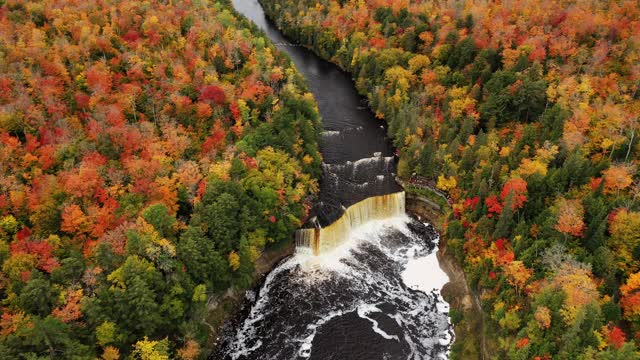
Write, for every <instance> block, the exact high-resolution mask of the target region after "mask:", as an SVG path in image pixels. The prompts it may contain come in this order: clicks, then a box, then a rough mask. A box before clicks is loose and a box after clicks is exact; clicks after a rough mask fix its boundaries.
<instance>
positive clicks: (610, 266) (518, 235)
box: [262, 0, 640, 359]
mask: <svg viewBox="0 0 640 360" xmlns="http://www.w3.org/2000/svg"><path fill="white" fill-rule="evenodd" d="M262 3H263V4H264V5H265V9H266V11H267V13H268V15H270V16H271V17H272V18H273V19H274V21H275V23H276V25H278V26H279V27H280V28H281V29H282V31H283V32H285V33H286V34H287V35H288V36H290V37H291V38H292V39H294V40H296V41H297V42H299V43H303V44H306V45H308V46H311V47H312V48H313V49H314V50H315V51H316V52H317V53H318V54H321V55H322V56H323V57H325V58H326V59H328V60H330V61H333V62H335V63H337V64H339V65H340V66H341V67H342V68H344V69H346V70H347V71H349V72H351V74H352V75H353V76H354V78H355V84H356V87H357V88H358V90H359V91H360V93H362V94H364V95H365V96H366V97H367V100H368V102H369V104H370V105H371V107H372V110H373V111H374V112H375V114H376V117H377V118H378V119H383V120H384V121H386V122H387V123H388V126H389V134H390V135H391V137H392V138H393V141H394V145H395V146H396V147H397V149H398V150H397V153H398V154H399V164H398V176H399V177H401V178H403V180H405V181H407V182H409V183H410V184H411V186H410V187H408V188H407V190H408V191H415V192H417V193H419V194H420V195H422V196H424V195H425V194H428V195H433V196H430V198H433V199H435V200H434V201H438V200H439V199H442V198H446V201H442V202H440V203H439V205H440V206H441V207H442V208H446V209H448V210H447V211H445V213H446V214H445V219H444V224H445V226H446V236H447V237H448V239H447V246H448V251H449V250H450V251H451V253H454V254H456V256H457V258H458V260H459V261H460V262H461V263H462V265H463V268H464V269H465V272H466V275H467V279H468V280H469V283H470V286H471V288H474V289H475V290H477V292H478V294H479V299H480V301H481V302H482V306H483V309H484V311H485V314H484V317H483V318H484V319H485V321H484V323H485V326H484V327H483V328H484V329H485V330H484V331H485V336H484V340H483V341H482V348H475V347H474V346H475V344H479V343H481V341H480V340H477V341H475V342H474V340H476V339H473V338H474V336H473V335H475V331H476V330H471V331H470V332H471V336H463V337H462V338H459V339H457V340H456V343H454V345H453V351H452V358H460V359H467V358H469V359H471V358H480V357H482V356H481V355H480V354H481V353H482V352H484V353H485V355H486V356H493V357H495V358H500V359H551V358H553V359H556V358H558V359H573V358H576V359H583V358H584V359H607V358H620V359H622V358H624V359H627V358H628V359H638V353H637V351H638V347H637V345H636V340H634V339H637V338H639V336H638V335H640V316H639V315H638V312H637V310H638V306H637V303H638V295H637V291H636V289H637V284H636V283H635V282H636V280H637V279H636V277H635V275H633V274H637V273H638V271H640V261H639V259H640V237H639V236H638V234H640V230H639V229H640V222H639V221H640V218H639V216H640V215H639V214H640V201H639V200H640V185H639V178H638V176H639V175H638V165H640V161H639V156H640V146H639V144H640V142H639V140H640V137H639V132H640V121H639V120H640V118H639V117H638V114H639V113H640V98H639V96H638V94H639V93H640V89H639V88H640V83H639V82H638V80H639V79H640V66H639V65H638V64H640V43H638V41H637V39H638V38H639V36H640V7H638V4H637V2H636V1H596V0H587V1H574V0H566V1H565V0H553V1H539V0H520V1H470V0H469V1H440V2H438V1H420V0H402V1H386V0H372V1H358V0H346V1H338V0H319V1H292V0H264V1H262ZM320 34H321V35H320ZM471 199H478V200H477V202H476V200H471ZM473 317H474V318H475V315H474V316H473ZM465 320H467V319H465ZM487 323H490V325H487ZM466 325H467V324H466V323H464V324H463V325H461V326H466ZM487 328H490V329H491V330H490V331H487V330H486V329H487ZM608 329H611V330H610V331H609V330H608ZM621 329H625V331H626V329H630V330H631V331H632V332H633V334H634V336H624V334H622V333H621ZM467 330H468V329H467ZM474 349H475V351H474Z"/></svg>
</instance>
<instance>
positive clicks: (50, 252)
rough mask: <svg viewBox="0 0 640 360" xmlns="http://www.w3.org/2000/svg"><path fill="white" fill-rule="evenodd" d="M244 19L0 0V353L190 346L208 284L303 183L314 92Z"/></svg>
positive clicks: (162, 353) (198, 333)
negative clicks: (309, 89) (307, 87)
mask: <svg viewBox="0 0 640 360" xmlns="http://www.w3.org/2000/svg"><path fill="white" fill-rule="evenodd" d="M254 30H255V29H254V28H250V27H248V26H247V23H246V22H245V20H243V19H240V18H238V16H237V15H236V14H235V12H234V11H233V9H231V8H230V7H229V4H228V2H226V1H156V0H152V1H147V2H139V1H127V0H107V1H56V0H46V1H14V0H9V1H0V48H1V49H2V50H0V267H1V269H2V271H1V272H0V300H1V303H0V307H1V309H0V312H2V315H1V317H0V354H1V355H0V358H3V359H4V358H7V359H13V358H21V357H24V358H33V359H35V358H41V357H47V358H61V359H62V358H64V359H67V358H68V359H84V358H99V357H100V356H101V357H102V358H103V359H123V358H129V357H131V358H134V357H136V356H137V357H136V358H143V359H165V358H166V359H168V358H170V357H171V358H175V357H176V356H177V357H180V358H182V359H197V358H202V356H205V355H206V354H203V353H202V350H201V349H202V348H201V346H200V344H201V343H204V342H205V341H206V339H207V336H208V334H209V332H210V328H209V327H208V326H207V325H205V323H204V322H203V321H202V316H203V315H202V314H203V313H204V312H205V311H206V302H207V299H208V297H209V296H216V295H217V294H219V293H223V292H224V291H226V290H227V289H228V288H229V287H231V286H233V287H238V288H243V287H246V286H249V284H250V283H251V280H252V274H253V271H254V263H255V261H256V260H257V259H258V258H259V256H260V255H261V253H262V251H263V250H264V249H265V248H267V247H268V246H270V245H271V244H273V243H278V242H286V241H289V240H290V238H291V237H290V235H291V233H292V231H293V230H294V229H296V228H298V227H299V226H300V222H301V220H302V219H304V218H306V217H307V215H308V209H309V208H310V207H311V206H310V204H311V201H312V200H313V197H314V194H315V193H316V192H317V190H318V185H317V177H318V176H319V174H320V161H321V160H320V155H319V153H318V147H317V139H316V136H317V131H316V129H317V128H318V125H319V116H318V114H317V110H316V105H315V103H314V100H313V97H312V96H311V95H310V94H309V93H308V92H307V89H306V85H305V83H304V81H303V79H302V78H301V77H300V75H299V74H298V73H297V72H296V70H295V69H294V67H293V66H292V64H291V62H290V60H289V59H288V58H287V57H286V56H283V55H282V54H281V53H280V52H279V51H277V49H276V48H275V47H274V46H273V45H272V44H270V43H269V42H268V41H267V40H266V39H265V38H264V37H263V35H262V34H260V35H256V34H255V33H254ZM284 130H286V131H284ZM274 134H280V135H279V136H277V137H276V136H275V135H274ZM301 144H303V145H301ZM132 352H134V353H135V354H137V355H132Z"/></svg>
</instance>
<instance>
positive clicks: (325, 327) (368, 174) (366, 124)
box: [212, 0, 453, 360]
mask: <svg viewBox="0 0 640 360" xmlns="http://www.w3.org/2000/svg"><path fill="white" fill-rule="evenodd" d="M232 2H233V4H234V6H235V8H236V9H237V10H238V12H240V13H242V14H243V15H244V16H246V17H247V18H249V19H250V20H252V21H253V22H254V23H256V24H257V25H258V26H259V27H260V28H261V29H262V30H264V32H265V33H266V35H267V36H268V37H269V38H270V39H271V41H273V42H274V43H275V44H276V45H277V46H278V48H279V49H280V50H282V51H284V52H286V53H287V54H289V56H290V57H291V59H292V60H293V62H294V63H295V65H296V67H297V68H298V70H299V71H300V72H301V73H302V74H303V75H304V76H305V78H306V79H307V82H308V84H309V87H310V89H311V91H312V93H313V95H314V97H315V99H316V101H317V102H318V107H319V110H320V114H321V116H322V122H323V127H324V131H323V133H322V139H321V142H320V150H321V152H322V155H323V157H324V165H323V170H324V174H323V179H322V181H321V190H320V191H321V192H320V199H319V201H318V203H317V205H316V206H315V207H314V209H313V211H312V213H313V215H314V216H315V219H314V221H313V223H314V224H315V225H316V226H318V227H325V226H327V225H330V224H332V223H334V222H335V221H336V220H338V219H340V218H341V216H343V215H345V213H347V212H350V211H354V210H353V209H355V208H358V209H357V211H358V212H359V214H365V215H364V217H365V218H366V214H370V213H371V214H373V213H376V214H380V211H379V209H377V210H378V211H376V209H367V208H365V207H366V206H377V205H375V204H378V203H380V202H371V205H369V203H367V204H365V205H363V204H364V203H363V202H362V200H365V199H371V198H373V197H377V196H382V195H384V196H385V198H384V204H385V205H384V206H385V211H386V212H388V213H389V216H387V217H383V218H380V216H377V217H376V219H372V220H371V221H368V222H366V223H359V224H358V226H357V227H356V226H354V227H353V228H351V229H348V232H346V233H345V235H344V236H343V237H344V238H341V239H335V241H336V244H338V245H337V247H334V248H332V249H330V250H327V251H323V252H322V253H321V254H320V255H315V254H314V253H313V251H312V250H311V249H307V248H299V249H298V250H297V252H296V254H295V255H294V256H292V257H291V258H289V259H287V260H285V261H283V262H282V263H281V264H279V265H278V267H276V268H275V269H274V270H273V271H272V272H271V273H270V274H269V275H268V276H267V278H266V280H265V282H264V284H263V285H262V286H261V288H260V289H259V290H258V291H257V292H248V293H247V307H248V308H247V311H245V312H244V313H243V315H242V317H241V318H238V319H235V321H232V322H230V323H229V324H228V325H227V326H226V328H225V329H224V331H223V335H222V338H221V339H220V346H219V347H218V349H217V352H216V353H214V354H213V355H212V359H216V360H217V359H233V360H236V359H261V360H262V359H267V360H270V359H274V360H281V359H282V360H286V359H305V358H307V359H318V360H329V359H335V360H342V359H345V360H360V359H362V360H376V359H380V360H383V359H441V358H442V359H446V358H448V356H447V354H448V350H449V347H450V344H451V341H452V339H453V332H452V327H451V325H450V322H449V314H448V311H449V307H448V304H447V303H446V302H444V300H443V299H442V298H441V296H440V294H439V290H440V289H441V288H442V286H443V285H444V283H446V281H447V277H446V274H444V273H443V272H442V270H441V269H440V267H439V265H438V262H437V259H436V256H435V251H436V250H437V240H438V234H437V233H436V232H435V230H434V229H433V227H431V226H430V225H427V224H423V223H421V222H419V221H417V220H415V219H411V218H410V217H409V216H407V215H406V214H405V213H404V194H403V193H401V191H402V189H401V188H400V187H399V186H398V185H397V184H396V182H395V180H394V179H395V169H396V163H395V160H394V158H393V148H392V147H391V144H390V141H389V139H388V138H387V136H386V129H385V127H384V126H383V125H384V124H383V123H382V122H381V121H380V120H377V119H375V117H374V116H373V114H372V113H371V112H370V111H369V110H368V108H367V106H366V103H365V102H364V101H363V100H362V98H361V97H360V96H359V95H358V94H357V92H356V90H355V87H354V84H353V82H352V80H351V78H350V77H349V75H348V74H346V73H344V72H342V71H341V70H340V69H339V68H337V67H336V66H334V65H333V64H331V63H328V62H326V61H324V60H323V59H321V58H319V57H318V56H316V55H315V54H314V53H312V52H311V51H309V50H307V49H305V48H304V47H301V46H297V45H296V44H291V43H289V41H288V40H287V39H286V38H284V36H283V35H282V34H281V33H280V32H279V31H278V30H277V28H275V26H273V25H272V23H270V22H269V21H268V20H267V18H266V16H265V14H264V12H263V10H262V7H261V6H260V4H259V3H258V1H257V0H233V1H232ZM386 197H389V199H387V198H386ZM353 205H356V206H353ZM359 216H360V218H362V217H363V216H362V215H359Z"/></svg>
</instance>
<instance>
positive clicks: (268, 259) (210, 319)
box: [202, 241, 296, 359]
mask: <svg viewBox="0 0 640 360" xmlns="http://www.w3.org/2000/svg"><path fill="white" fill-rule="evenodd" d="M295 248H296V246H295V241H291V242H290V243H288V244H283V245H282V246H280V247H277V248H274V249H271V250H267V251H264V252H263V253H262V255H260V257H259V258H258V260H257V261H256V265H255V266H256V269H255V271H254V273H253V281H252V284H251V286H249V287H247V288H232V289H229V290H227V292H225V293H224V294H221V295H218V296H212V297H210V298H209V299H208V301H207V310H206V313H205V315H204V318H203V319H202V323H203V324H205V325H207V326H208V327H209V329H211V331H210V332H209V335H208V338H207V342H206V344H205V347H204V349H205V353H206V358H208V359H209V358H211V356H212V355H213V354H215V353H216V350H217V347H218V340H219V337H220V335H221V334H222V332H224V329H225V327H226V325H227V324H229V323H230V322H232V321H234V319H235V318H236V317H237V316H238V315H239V314H240V313H242V311H244V310H245V308H246V307H245V303H246V302H247V299H246V298H245V293H246V292H247V291H248V290H254V291H256V292H257V291H259V290H260V288H261V287H262V284H263V282H264V280H265V278H266V276H267V275H268V274H269V273H270V272H271V271H273V269H275V267H276V266H277V265H278V264H279V263H280V262H282V261H283V260H285V259H286V258H288V257H290V256H292V255H293V253H294V251H295Z"/></svg>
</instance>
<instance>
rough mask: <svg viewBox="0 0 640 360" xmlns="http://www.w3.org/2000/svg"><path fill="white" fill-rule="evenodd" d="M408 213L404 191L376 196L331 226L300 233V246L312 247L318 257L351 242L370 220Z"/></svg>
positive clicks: (352, 206)
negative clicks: (358, 228)
mask: <svg viewBox="0 0 640 360" xmlns="http://www.w3.org/2000/svg"><path fill="white" fill-rule="evenodd" d="M404 213H405V193H404V191H401V192H397V193H393V194H386V195H379V196H373V197H370V198H367V199H364V200H362V201H360V202H358V203H355V204H353V205H351V206H349V208H348V209H347V210H346V211H345V213H344V214H343V215H342V216H341V217H340V218H339V219H338V220H336V221H335V222H334V223H332V224H331V225H329V226H327V227H324V228H320V227H318V228H312V229H300V230H298V231H296V246H298V247H303V248H310V249H311V250H312V251H313V253H314V254H315V255H320V254H323V253H325V252H327V251H330V250H331V249H334V248H336V247H337V246H339V245H340V244H342V243H343V242H344V241H346V240H347V239H349V233H350V232H351V230H352V229H354V228H356V227H358V226H361V225H363V224H365V223H366V222H368V221H370V220H381V219H386V218H390V217H394V216H400V215H403V214H404Z"/></svg>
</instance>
